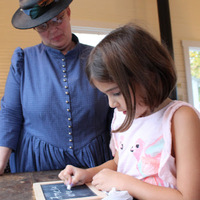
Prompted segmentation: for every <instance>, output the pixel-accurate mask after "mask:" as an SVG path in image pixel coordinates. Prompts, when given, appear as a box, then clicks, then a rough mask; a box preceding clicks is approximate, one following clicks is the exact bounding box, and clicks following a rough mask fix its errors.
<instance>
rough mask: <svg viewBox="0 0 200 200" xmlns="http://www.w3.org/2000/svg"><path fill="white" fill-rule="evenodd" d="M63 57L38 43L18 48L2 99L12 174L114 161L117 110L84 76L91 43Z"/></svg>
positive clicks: (1, 139) (2, 128) (1, 142)
mask: <svg viewBox="0 0 200 200" xmlns="http://www.w3.org/2000/svg"><path fill="white" fill-rule="evenodd" d="M73 40H74V41H76V43H77V44H76V46H75V48H74V49H72V50H71V51H69V52H68V53H67V54H66V55H63V54H62V53H61V52H60V51H59V50H56V49H53V48H51V47H48V46H45V45H44V44H42V43H41V44H39V45H36V46H33V47H28V48H25V49H24V50H23V49H21V48H17V49H16V50H15V52H14V54H13V56H12V60H11V67H10V71H9V75H8V78H7V82H6V87H5V94H4V97H3V98H2V100H1V111H0V146H5V147H8V148H11V149H12V150H13V152H12V154H11V157H10V168H11V172H12V173H15V172H28V171H42V170H54V169H63V168H64V167H65V166H66V165H67V164H72V165H74V166H77V167H82V168H86V167H94V166H97V165H99V164H101V163H103V162H105V161H107V160H109V159H111V153H110V150H109V140H110V122H111V118H112V110H111V109H110V108H109V106H108V102H107V98H106V97H105V95H103V94H102V93H101V92H99V91H98V90H97V89H96V88H94V87H92V86H91V85H90V83H89V81H88V80H87V77H86V74H85V71H84V70H85V64H86V59H87V58H88V55H89V53H90V51H91V49H92V47H90V46H87V45H83V44H81V43H79V42H78V39H77V38H76V36H75V35H73Z"/></svg>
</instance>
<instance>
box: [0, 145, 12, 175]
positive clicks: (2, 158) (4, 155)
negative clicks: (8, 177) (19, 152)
mask: <svg viewBox="0 0 200 200" xmlns="http://www.w3.org/2000/svg"><path fill="white" fill-rule="evenodd" d="M11 151H12V150H11V149H9V148H7V147H2V146H0V175H2V174H3V173H4V169H5V168H6V165H7V163H8V159H9V157H10V154H11Z"/></svg>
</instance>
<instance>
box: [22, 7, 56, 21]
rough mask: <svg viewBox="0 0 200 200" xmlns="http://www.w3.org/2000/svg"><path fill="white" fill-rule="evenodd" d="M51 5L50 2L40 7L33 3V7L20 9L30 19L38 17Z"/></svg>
mask: <svg viewBox="0 0 200 200" xmlns="http://www.w3.org/2000/svg"><path fill="white" fill-rule="evenodd" d="M51 6H52V4H49V5H47V6H42V7H41V6H39V5H35V6H34V7H33V8H30V9H22V10H23V12H24V13H25V14H26V15H29V16H30V17H31V19H36V18H38V17H40V16H41V15H42V14H44V13H45V12H46V11H48V10H49V8H50V7H51Z"/></svg>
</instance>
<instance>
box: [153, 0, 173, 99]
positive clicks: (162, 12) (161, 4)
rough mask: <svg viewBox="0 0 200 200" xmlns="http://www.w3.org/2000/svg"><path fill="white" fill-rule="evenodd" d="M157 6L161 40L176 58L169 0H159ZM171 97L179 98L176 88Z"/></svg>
mask: <svg viewBox="0 0 200 200" xmlns="http://www.w3.org/2000/svg"><path fill="white" fill-rule="evenodd" d="M157 7H158V17H159V25H160V36H161V42H162V43H164V44H165V45H166V46H167V48H168V50H169V52H170V54H171V56H172V58H173V59H174V51H173V40H172V31H171V20H170V9H169V0H157ZM170 98H171V99H173V100H176V99H177V89H176V88H175V89H174V90H173V91H172V93H171V95H170Z"/></svg>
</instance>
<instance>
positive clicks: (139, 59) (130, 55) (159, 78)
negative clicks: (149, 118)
mask: <svg viewBox="0 0 200 200" xmlns="http://www.w3.org/2000/svg"><path fill="white" fill-rule="evenodd" d="M86 74H87V76H88V79H89V81H90V83H91V84H92V83H93V80H94V79H95V80H97V81H99V82H114V83H116V84H117V85H118V87H119V89H120V91H121V92H122V94H123V96H124V99H125V102H126V105H127V115H126V118H125V120H124V122H123V124H122V125H121V126H120V127H119V128H118V129H117V130H114V131H113V132H118V131H120V132H123V131H125V130H127V129H128V128H129V127H130V125H131V124H132V122H133V119H134V116H135V109H136V99H135V92H136V91H135V90H136V85H138V86H140V87H141V88H142V90H143V92H142V94H143V96H142V99H143V102H144V103H145V105H147V106H149V108H150V109H151V111H153V110H154V109H155V108H156V107H158V106H159V105H160V104H161V103H162V102H163V101H164V100H165V99H166V98H167V97H169V95H170V93H171V91H172V90H173V89H174V87H175V84H176V72H175V68H174V63H173V59H172V58H171V56H170V54H169V52H168V50H167V49H166V48H165V47H164V46H163V45H161V44H160V43H159V42H158V41H157V40H156V39H154V38H153V37H152V36H151V35H150V34H149V33H148V32H147V31H145V30H144V29H142V28H141V27H138V26H136V25H134V24H127V25H125V26H123V27H120V28H118V29H116V30H114V31H113V32H111V33H110V34H109V35H107V36H106V37H105V38H104V39H103V40H102V41H101V42H100V43H99V44H98V45H97V46H96V47H95V48H94V49H93V50H92V52H91V54H90V56H89V59H88V62H87V66H86ZM131 94H133V95H131ZM131 96H133V100H132V98H131ZM132 102H134V105H132V104H133V103H132Z"/></svg>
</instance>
